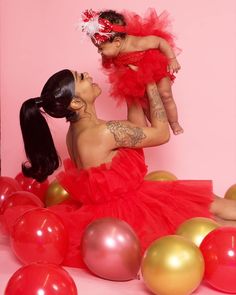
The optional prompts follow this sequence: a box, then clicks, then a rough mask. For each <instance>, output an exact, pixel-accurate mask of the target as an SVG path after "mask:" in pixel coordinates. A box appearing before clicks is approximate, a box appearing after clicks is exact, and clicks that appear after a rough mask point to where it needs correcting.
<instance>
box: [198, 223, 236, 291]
mask: <svg viewBox="0 0 236 295" xmlns="http://www.w3.org/2000/svg"><path fill="white" fill-rule="evenodd" d="M200 250H201V251H202V254H203V256H204V260H205V267H206V270H205V280H206V281H207V282H208V283H209V284H210V285H211V286H212V287H214V288H215V289H217V290H220V291H222V292H225V293H232V294H236V228H235V227H220V228H217V229H215V230H213V231H212V232H210V233H209V234H208V235H207V236H206V237H205V239H204V240H203V241H202V243H201V246H200Z"/></svg>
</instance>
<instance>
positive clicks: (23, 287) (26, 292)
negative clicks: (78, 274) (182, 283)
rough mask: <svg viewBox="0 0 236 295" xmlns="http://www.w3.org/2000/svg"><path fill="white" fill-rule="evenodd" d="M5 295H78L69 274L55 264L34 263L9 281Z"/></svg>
mask: <svg viewBox="0 0 236 295" xmlns="http://www.w3.org/2000/svg"><path fill="white" fill-rule="evenodd" d="M4 294H5V295H40V294H42V295H43V294H44V295H49V294H50V295H59V294H60V295H77V294H78V293H77V288H76V285H75V283H74V281H73V279H72V278H71V276H70V275H69V273H68V272H67V271H66V270H64V269H63V268H62V267H60V266H57V265H53V264H44V263H32V264H29V265H26V266H23V267H21V268H20V269H18V270H17V271H16V272H15V273H14V274H13V275H12V276H11V278H10V280H9V281H8V284H7V286H6V289H5V293H4Z"/></svg>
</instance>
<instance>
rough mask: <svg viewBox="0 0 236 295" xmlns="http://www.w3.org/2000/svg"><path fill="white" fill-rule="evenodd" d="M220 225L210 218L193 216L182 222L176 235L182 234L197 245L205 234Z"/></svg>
mask: <svg viewBox="0 0 236 295" xmlns="http://www.w3.org/2000/svg"><path fill="white" fill-rule="evenodd" d="M219 226H220V225H219V224H218V223H217V222H216V221H214V220H213V219H210V218H205V217H195V218H191V219H188V220H186V221H185V222H183V223H182V224H181V225H180V226H179V227H178V229H177V231H176V235H180V236H183V237H185V238H187V239H189V240H190V241H192V242H193V243H194V244H195V245H197V246H198V247H199V246H200V244H201V242H202V240H203V239H204V238H205V236H206V235H208V234H209V232H211V231H212V230H214V229H216V228H218V227H219Z"/></svg>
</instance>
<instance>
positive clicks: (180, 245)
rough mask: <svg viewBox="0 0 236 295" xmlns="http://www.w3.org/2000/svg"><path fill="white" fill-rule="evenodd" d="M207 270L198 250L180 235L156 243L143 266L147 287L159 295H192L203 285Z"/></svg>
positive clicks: (146, 253) (144, 260) (149, 251)
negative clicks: (205, 270)
mask: <svg viewBox="0 0 236 295" xmlns="http://www.w3.org/2000/svg"><path fill="white" fill-rule="evenodd" d="M204 269H205V265H204V259H203V256H202V253H201V251H200V250H199V248H198V247H197V246H196V245H195V244H194V243H192V242H191V241H189V240H187V239H186V238H184V237H181V236H177V235H169V236H165V237H163V238H160V239H158V240H156V241H155V242H153V243H152V244H151V245H150V247H149V248H148V249H147V250H146V252H145V253H144V257H143V259H142V265H141V271H142V275H143V280H144V283H145V284H146V286H147V288H148V289H149V290H150V291H152V292H153V293H154V294H157V295H188V294H191V293H192V292H193V291H194V290H195V289H196V288H197V287H198V286H199V285H200V283H201V281H202V278H203V274H204Z"/></svg>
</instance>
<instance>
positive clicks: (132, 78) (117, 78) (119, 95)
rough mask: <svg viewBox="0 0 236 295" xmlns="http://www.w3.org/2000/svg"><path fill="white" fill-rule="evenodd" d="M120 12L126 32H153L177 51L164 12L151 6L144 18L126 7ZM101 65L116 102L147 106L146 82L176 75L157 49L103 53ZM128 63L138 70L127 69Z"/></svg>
mask: <svg viewBox="0 0 236 295" xmlns="http://www.w3.org/2000/svg"><path fill="white" fill-rule="evenodd" d="M123 14H124V16H125V19H126V22H127V26H126V27H127V28H126V31H127V34H128V35H134V36H148V35H155V36H158V37H161V38H163V39H165V40H166V41H167V42H168V43H169V44H170V46H171V47H172V48H173V49H174V50H175V51H176V52H177V51H178V49H177V48H176V46H175V44H174V37H173V35H172V34H171V33H169V32H168V30H169V26H170V20H169V15H168V13H167V12H163V13H162V14H161V15H160V16H158V15H157V13H156V11H155V10H154V9H151V8H150V9H149V10H148V11H147V13H146V16H145V17H143V18H142V17H140V16H139V15H137V14H135V13H132V12H126V11H125V12H124V13H123ZM102 65H103V70H104V72H105V74H106V75H107V76H108V80H109V82H110V84H111V89H110V95H111V96H113V97H114V98H115V99H116V100H117V102H118V104H120V103H122V102H123V101H127V102H128V103H132V102H137V103H140V104H141V105H142V106H146V98H145V97H146V95H145V91H146V85H147V84H148V83H152V82H156V83H158V82H159V81H160V80H161V79H162V78H164V77H169V78H170V79H171V81H173V80H174V78H175V76H174V75H173V74H172V75H171V74H170V73H169V72H168V71H167V67H168V58H167V57H166V56H165V55H164V54H163V53H162V52H161V51H160V50H158V49H151V50H147V51H135V52H128V53H123V54H120V55H118V56H117V57H115V58H106V57H104V56H103V57H102ZM128 65H135V66H137V67H138V71H134V70H132V69H130V68H129V66H128Z"/></svg>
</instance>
